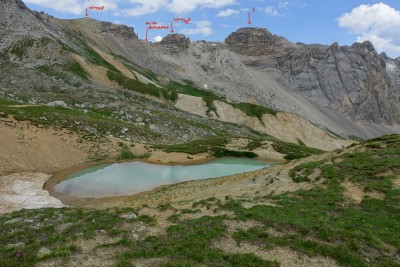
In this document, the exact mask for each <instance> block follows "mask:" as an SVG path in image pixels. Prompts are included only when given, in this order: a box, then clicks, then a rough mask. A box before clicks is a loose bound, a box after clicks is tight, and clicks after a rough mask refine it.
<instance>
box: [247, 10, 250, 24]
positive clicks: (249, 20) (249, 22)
mask: <svg viewBox="0 0 400 267" xmlns="http://www.w3.org/2000/svg"><path fill="white" fill-rule="evenodd" d="M247 23H248V24H251V14H250V12H249V21H248V22H247Z"/></svg>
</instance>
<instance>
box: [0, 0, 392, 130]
mask: <svg viewBox="0 0 400 267" xmlns="http://www.w3.org/2000/svg"><path fill="white" fill-rule="evenodd" d="M0 5H1V7H2V10H1V11H0V12H2V14H1V15H2V16H1V17H3V18H6V19H5V20H2V21H1V24H0V25H1V26H0V31H1V34H2V42H1V47H0V55H3V56H1V57H0V71H2V74H3V75H2V76H3V77H4V78H3V79H2V81H1V80H0V84H2V86H3V88H5V89H7V90H3V91H5V95H7V94H9V92H13V91H15V90H17V92H19V91H22V92H21V94H19V95H23V96H24V97H25V98H26V99H27V100H28V101H32V99H35V98H36V99H38V98H39V97H38V92H37V90H36V89H38V88H40V90H44V91H46V92H47V93H46V97H48V96H50V95H52V94H49V92H51V91H52V90H53V89H52V88H61V91H63V90H64V91H65V90H66V91H69V92H74V91H76V88H80V89H79V90H80V92H82V89H84V88H85V89H86V90H89V91H90V90H95V91H96V90H97V93H96V94H98V93H100V92H102V93H101V94H103V93H104V92H106V91H107V90H108V88H110V87H120V86H121V81H120V82H118V84H117V83H116V82H115V81H112V80H109V77H108V76H109V75H110V71H112V72H115V71H116V72H121V71H122V73H123V76H124V77H126V78H129V79H132V78H133V79H139V80H140V81H141V82H145V83H152V84H155V85H156V86H159V87H165V84H166V83H168V82H170V81H177V82H180V83H185V81H190V82H193V83H194V85H195V86H196V87H197V88H200V89H201V90H203V91H204V92H205V94H208V93H211V94H214V95H215V96H217V97H222V98H226V99H227V101H229V102H232V103H240V102H244V103H246V102H247V103H251V104H257V105H261V106H266V107H269V108H273V109H275V110H278V111H283V112H289V113H292V114H297V115H299V116H302V117H303V118H305V119H306V120H309V121H311V122H312V123H313V124H314V125H317V126H318V127H319V128H321V129H329V130H330V131H333V132H335V133H336V134H338V135H341V136H342V137H345V136H351V135H356V136H360V137H371V136H377V135H381V134H383V133H390V132H399V131H400V128H399V117H400V116H398V115H399V109H400V107H399V100H400V99H399V94H400V93H399V84H400V68H399V64H400V63H399V60H396V59H390V58H388V57H387V56H386V55H384V54H381V55H378V54H377V53H376V51H375V50H374V49H373V47H372V45H371V44H370V43H363V44H354V45H352V46H350V47H348V46H343V47H339V46H338V45H337V44H333V45H331V46H323V45H305V44H300V43H297V44H294V43H291V42H289V41H288V40H286V39H284V38H283V37H279V36H276V35H273V34H271V33H269V32H268V31H267V30H266V29H261V28H245V29H239V30H238V31H237V32H235V33H233V34H231V35H230V36H228V37H227V39H226V42H225V43H215V42H206V41H197V42H192V43H191V42H190V40H189V39H188V38H186V37H185V36H183V35H179V34H175V35H169V36H167V37H165V38H164V39H163V40H162V41H161V42H160V43H155V44H152V43H147V42H144V41H141V40H139V39H138V37H137V35H136V34H135V33H134V30H133V28H129V27H127V26H124V25H114V24H111V23H108V22H101V21H96V20H93V19H89V18H84V19H78V20H59V19H56V18H53V17H52V16H49V15H46V14H44V13H38V12H32V11H30V10H29V9H27V8H26V7H25V5H24V4H23V3H22V2H21V1H19V0H15V1H12V3H10V2H7V1H0ZM3 15H4V16H3ZM11 25H12V26H11ZM27 25H28V26H29V27H28V26H27ZM49 51H50V52H49ZM77 62H78V65H76V63H77ZM10 64H11V65H10ZM127 64H128V65H129V68H126V66H128V65H127ZM10 66H11V67H10ZM38 68H39V72H38ZM65 68H67V69H68V70H67V71H66V70H65ZM71 68H72V69H74V68H78V72H80V73H78V74H82V75H83V76H85V75H86V76H85V78H84V79H82V77H79V75H78V76H77V75H76V74H77V73H71V72H70V71H69V70H70V69H71ZM22 69H23V71H22ZM75 71H76V69H75ZM57 72H59V73H58V74H57ZM61 73H62V75H63V76H65V79H60V78H59V77H60V74H61ZM85 73H86V74H85ZM88 73H89V76H88ZM151 73H153V74H154V75H153V74H151ZM49 74H50V75H49ZM43 75H44V76H43ZM149 75H150V76H149ZM123 79H125V78H123ZM28 85H29V86H28ZM10 87H12V88H10ZM32 88H36V89H34V90H32ZM99 90H100V91H99ZM101 90H103V91H101ZM167 90H169V89H167ZM96 94H95V95H96ZM39 95H40V96H43V94H42V93H40V94H39ZM113 97H115V96H113ZM49 100H51V101H55V100H58V99H57V98H55V97H54V95H52V97H51V99H49ZM65 101H66V102H67V103H68V101H67V100H65ZM74 101H76V99H75V100H74ZM107 102H108V101H107ZM206 102H207V101H206ZM209 104H210V105H213V102H212V101H211V102H210V101H209ZM79 105H80V104H79ZM107 105H108V104H106V106H107ZM195 113H196V112H195ZM217 116H218V114H217Z"/></svg>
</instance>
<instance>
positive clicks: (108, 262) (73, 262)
mask: <svg viewBox="0 0 400 267" xmlns="http://www.w3.org/2000/svg"><path fill="white" fill-rule="evenodd" d="M117 241H119V238H111V237H109V236H106V235H101V234H99V235H97V236H96V237H95V238H93V239H83V238H82V239H78V240H76V241H75V242H73V243H74V244H75V245H77V246H78V247H79V248H80V249H81V250H80V251H79V252H77V253H74V254H73V255H71V256H70V257H69V258H68V259H67V260H66V259H60V258H55V259H49V260H45V261H42V262H39V263H38V264H37V266H39V267H50V266H71V267H75V266H76V267H80V266H85V267H86V266H87V267H91V266H112V265H114V264H115V263H116V262H115V258H116V257H117V255H120V254H122V253H124V252H126V251H127V248H124V247H107V248H99V249H95V248H96V247H97V246H99V245H104V244H112V243H115V242H117Z"/></svg>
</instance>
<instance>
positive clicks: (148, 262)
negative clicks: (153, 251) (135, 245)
mask: <svg viewBox="0 0 400 267" xmlns="http://www.w3.org/2000/svg"><path fill="white" fill-rule="evenodd" d="M167 262H168V258H167V257H164V258H151V259H138V260H134V261H133V264H134V265H135V266H136V267H153V266H159V265H161V264H163V263H167Z"/></svg>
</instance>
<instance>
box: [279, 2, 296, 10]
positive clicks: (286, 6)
mask: <svg viewBox="0 0 400 267" xmlns="http://www.w3.org/2000/svg"><path fill="white" fill-rule="evenodd" d="M291 5H293V3H290V2H286V1H283V2H279V3H278V7H279V8H285V9H286V8H288V7H289V6H291Z"/></svg>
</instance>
